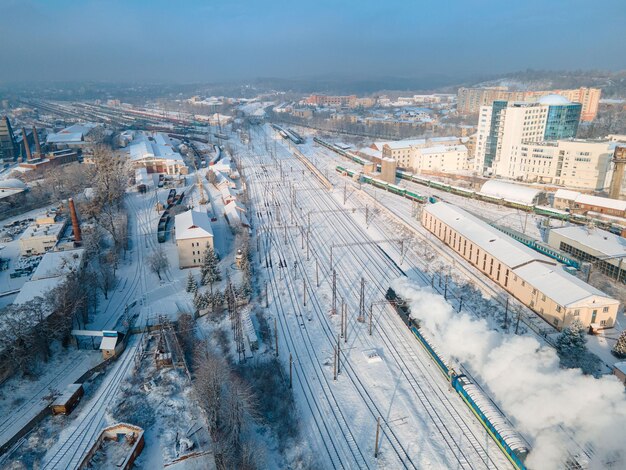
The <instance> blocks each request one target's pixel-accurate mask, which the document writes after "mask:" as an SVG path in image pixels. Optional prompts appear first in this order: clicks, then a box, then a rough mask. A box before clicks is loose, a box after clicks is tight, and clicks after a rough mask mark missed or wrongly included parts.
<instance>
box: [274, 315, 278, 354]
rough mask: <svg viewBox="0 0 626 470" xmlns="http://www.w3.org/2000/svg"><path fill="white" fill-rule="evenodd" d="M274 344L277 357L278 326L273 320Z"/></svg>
mask: <svg viewBox="0 0 626 470" xmlns="http://www.w3.org/2000/svg"><path fill="white" fill-rule="evenodd" d="M274 344H275V345H276V357H278V326H277V323H276V318H274Z"/></svg>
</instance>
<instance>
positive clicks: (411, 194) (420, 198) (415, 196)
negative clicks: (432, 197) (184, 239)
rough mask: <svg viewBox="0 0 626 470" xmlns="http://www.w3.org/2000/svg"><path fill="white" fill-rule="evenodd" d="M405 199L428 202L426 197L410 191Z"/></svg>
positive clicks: (406, 193) (407, 191) (405, 195)
mask: <svg viewBox="0 0 626 470" xmlns="http://www.w3.org/2000/svg"><path fill="white" fill-rule="evenodd" d="M404 197H405V198H407V199H410V200H412V201H417V202H426V196H422V195H421V194H418V193H416V192H415V191H409V190H408V189H407V190H406V192H405V193H404Z"/></svg>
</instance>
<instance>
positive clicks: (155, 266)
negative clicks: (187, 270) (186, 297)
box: [148, 248, 170, 280]
mask: <svg viewBox="0 0 626 470" xmlns="http://www.w3.org/2000/svg"><path fill="white" fill-rule="evenodd" d="M148 266H150V269H151V270H152V271H153V272H154V273H155V274H156V275H157V276H159V280H161V279H162V278H161V273H162V272H163V271H165V270H166V269H167V268H169V266H170V262H169V260H168V259H167V256H166V255H165V252H164V251H163V250H162V249H161V248H158V249H156V250H154V251H153V252H152V254H151V255H150V256H149V258H148Z"/></svg>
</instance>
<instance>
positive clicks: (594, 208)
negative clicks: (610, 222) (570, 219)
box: [553, 189, 626, 218]
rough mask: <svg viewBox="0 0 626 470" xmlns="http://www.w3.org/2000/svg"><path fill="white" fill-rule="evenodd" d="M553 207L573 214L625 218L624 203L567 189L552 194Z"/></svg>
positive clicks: (625, 203)
mask: <svg viewBox="0 0 626 470" xmlns="http://www.w3.org/2000/svg"><path fill="white" fill-rule="evenodd" d="M553 206H554V207H555V208H556V209H561V210H564V211H568V212H572V213H574V214H588V213H590V214H589V215H592V216H597V215H606V216H610V217H620V218H624V217H626V201H621V200H619V199H610V198H608V197H600V196H592V195H590V194H582V193H579V192H578V191H571V190H568V189H559V190H557V191H556V192H555V193H554V202H553Z"/></svg>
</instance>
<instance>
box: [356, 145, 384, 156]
mask: <svg viewBox="0 0 626 470" xmlns="http://www.w3.org/2000/svg"><path fill="white" fill-rule="evenodd" d="M358 152H359V153H362V154H364V155H367V156H368V157H374V158H381V157H382V152H381V151H380V150H374V149H373V148H370V147H363V148H360V149H359V150H358Z"/></svg>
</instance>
